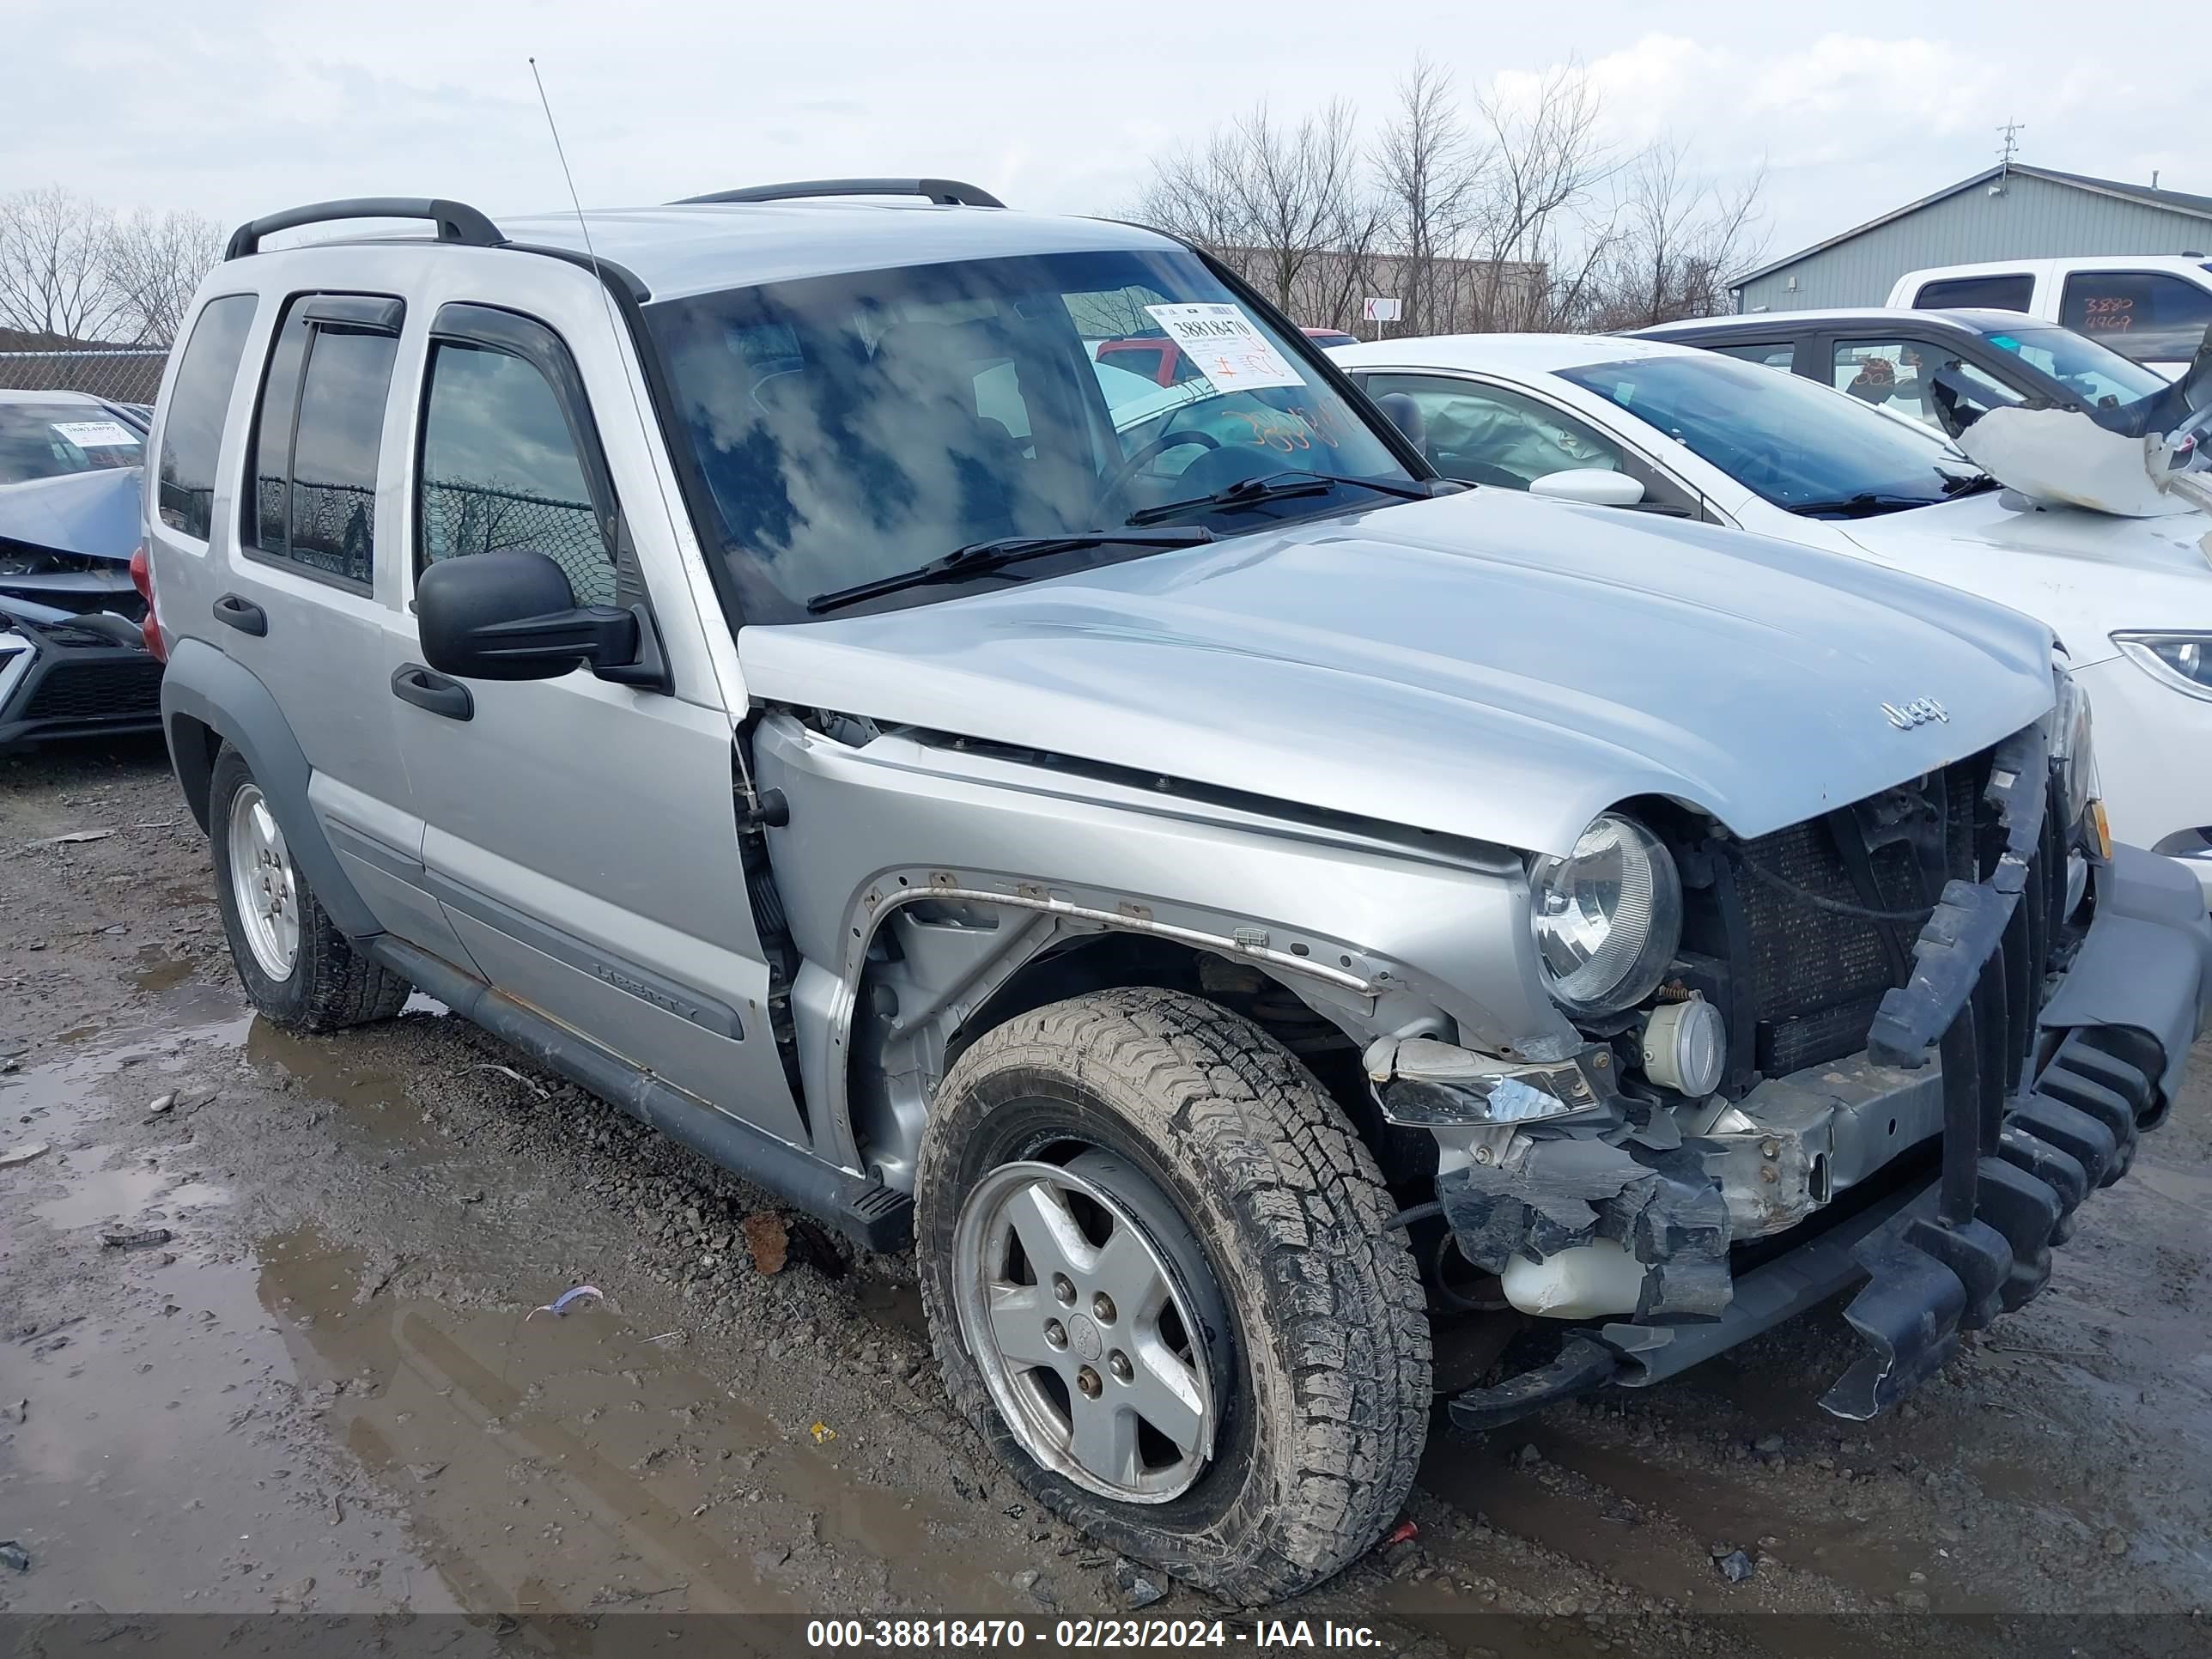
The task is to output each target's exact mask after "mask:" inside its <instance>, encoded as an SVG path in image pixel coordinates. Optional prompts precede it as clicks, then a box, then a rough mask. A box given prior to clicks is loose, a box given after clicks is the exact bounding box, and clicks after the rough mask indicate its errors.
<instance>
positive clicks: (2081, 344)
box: [1983, 328, 2167, 409]
mask: <svg viewBox="0 0 2212 1659" xmlns="http://www.w3.org/2000/svg"><path fill="white" fill-rule="evenodd" d="M1983 338H1984V339H1985V340H1987V341H1988V342H1989V343H1990V344H1991V345H1993V346H1995V347H1996V349H1998V350H1999V351H2009V352H2011V353H2012V354H2013V355H2014V356H2017V357H2018V358H2020V359H2021V362H2025V363H2027V365H2028V366H2029V367H2030V368H2035V369H2039V370H2041V371H2042V372H2043V373H2044V374H2048V375H2049V376H2050V377H2051V379H2052V380H2056V381H2057V382H2058V384H2059V385H2060V386H2062V387H2063V388H2064V390H2065V391H2066V392H2068V393H2069V395H2070V396H2072V397H2075V398H2080V399H2081V401H2082V402H2083V403H2085V404H2094V405H2095V406H2097V407H2098V408H2100V409H2112V408H2117V407H2118V405H2120V404H2131V403H2133V402H2135V400H2136V398H2148V397H2149V396H2150V395H2151V394H2152V393H2153V392H2163V391H2165V390H2166V386H2167V381H2166V377H2165V376H2164V375H2162V374H2159V373H2158V372H2157V371H2156V370H2154V369H2148V368H2144V367H2143V366H2142V364H2141V363H2137V362H2130V361H2129V360H2128V359H2127V358H2125V357H2123V356H2120V354H2119V353H2118V352H2117V351H2112V350H2110V349H2107V348H2106V347H2104V346H2101V345H2100V344H2098V343H2097V342H2095V341H2094V340H2092V339H2089V338H2088V337H2086V336H2084V335H2080V334H2076V333H2075V332H2074V331H2073V330H2071V329H2065V328H2021V329H2014V330H2011V331H2008V332H2006V333H2002V334H1987V335H1984V336H1983Z"/></svg>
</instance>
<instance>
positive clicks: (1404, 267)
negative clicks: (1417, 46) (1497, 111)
mask: <svg viewBox="0 0 2212 1659" xmlns="http://www.w3.org/2000/svg"><path fill="white" fill-rule="evenodd" d="M1490 161H1491V157H1490V153H1489V152H1488V151H1487V150H1486V149H1481V148H1480V147H1479V146H1477V145H1476V144H1475V143H1474V140H1473V138H1472V137H1471V136H1470V135H1469V133H1468V128H1467V123H1466V121H1465V119H1464V118H1462V116H1461V114H1460V112H1459V106H1458V105H1457V103H1456V102H1455V100H1454V99H1453V96H1452V93H1451V87H1450V83H1449V80H1448V79H1447V78H1446V76H1444V74H1443V71H1441V70H1438V69H1437V66H1436V65H1435V64H1433V63H1432V62H1431V61H1430V59H1429V58H1427V57H1426V56H1421V57H1417V58H1414V60H1413V69H1412V70H1410V71H1409V72H1408V73H1407V76H1406V77H1405V79H1403V80H1402V81H1401V82H1399V83H1398V106H1397V112H1396V115H1395V118H1394V119H1393V120H1392V122H1391V124H1390V125H1389V127H1387V128H1385V129H1384V131H1383V136H1382V137H1381V138H1380V139H1379V140H1377V141H1376V146H1375V155H1374V167H1375V188H1376V194H1377V195H1378V196H1379V197H1381V202H1380V206H1379V216H1380V218H1381V222H1382V245H1383V248H1384V249H1385V251H1386V252H1388V253H1389V254H1390V255H1391V256H1392V264H1391V267H1390V278H1389V285H1390V286H1392V287H1394V288H1395V290H1396V293H1395V298H1396V299H1397V300H1398V301H1400V303H1401V307H1402V321H1403V323H1404V325H1405V327H1406V329H1407V331H1408V332H1411V333H1416V334H1425V333H1432V332H1439V331H1444V330H1448V329H1449V328H1451V327H1452V326H1453V325H1455V320H1456V319H1457V317H1458V315H1459V313H1460V310H1461V301H1462V294H1461V292H1460V289H1461V288H1462V275H1463V272H1462V265H1463V263H1464V262H1463V261H1462V260H1461V259H1460V258H1459V257H1458V256H1459V254H1460V252H1461V249H1462V244H1463V242H1464V240H1465V239H1466V236H1467V234H1468V230H1469V229H1470V228H1471V227H1472V225H1473V222H1474V210H1473V206H1474V201H1475V199H1476V195H1477V191H1478V189H1479V187H1480V183H1481V180H1482V177H1483V174H1484V173H1485V172H1486V169H1487V168H1488V167H1489V165H1490Z"/></svg>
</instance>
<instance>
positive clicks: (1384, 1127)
mask: <svg viewBox="0 0 2212 1659" xmlns="http://www.w3.org/2000/svg"><path fill="white" fill-rule="evenodd" d="M1133 985H1148V986H1152V987H1156V988H1158V989H1160V990H1167V991H1182V992H1185V993H1188V994H1190V995H1193V996H1198V997H1203V998H1205V999H1206V1000H1207V1001H1208V1002H1212V1003H1214V1004H1216V1005H1217V1006H1220V1007H1223V1008H1226V1009H1227V1010H1229V1011H1230V1012H1231V1013H1235V1014H1240V1015H1242V1016H1243V1017H1244V1018H1247V1019H1249V1020H1250V1021H1251V1022H1252V1023H1253V1024H1255V1025H1257V1026H1259V1027H1260V1028H1261V1030H1264V1031H1266V1032H1267V1034H1268V1035H1269V1036H1273V1038H1275V1040H1276V1041H1277V1042H1280V1043H1281V1044H1282V1045H1283V1046H1284V1047H1285V1048H1288V1049H1289V1050H1290V1051H1291V1054H1294V1055H1295V1056H1297V1060H1299V1062H1300V1063H1301V1064H1302V1065H1304V1066H1305V1067H1306V1069H1307V1070H1309V1071H1310V1072H1311V1073H1313V1074H1314V1076H1315V1077H1316V1078H1317V1079H1320V1081H1321V1084H1322V1087H1323V1088H1325V1089H1327V1090H1328V1093H1329V1095H1330V1097H1331V1098H1333V1099H1334V1101H1335V1102H1336V1103H1337V1106H1338V1108H1339V1109H1340V1110H1341V1111H1342V1112H1343V1113H1344V1115H1345V1116H1346V1117H1347V1118H1348V1119H1350V1120H1351V1122H1352V1127H1353V1128H1354V1129H1355V1130H1356V1131H1357V1132H1358V1135H1359V1138H1360V1139H1362V1140H1363V1141H1364V1142H1365V1143H1366V1144H1367V1148H1368V1150H1369V1151H1370V1152H1372V1153H1373V1154H1374V1155H1375V1161H1376V1164H1378V1165H1379V1166H1380V1167H1381V1169H1382V1170H1383V1179H1384V1180H1386V1181H1388V1182H1390V1183H1391V1184H1392V1185H1393V1186H1396V1185H1398V1184H1399V1183H1401V1182H1411V1183H1419V1182H1425V1180H1426V1179H1428V1178H1430V1177H1432V1176H1434V1174H1435V1172H1436V1156H1437V1151H1436V1142H1435V1140H1434V1139H1433V1138H1432V1137H1431V1136H1429V1135H1426V1134H1423V1133H1419V1132H1417V1131H1413V1130H1406V1129H1400V1128H1396V1127H1393V1126H1392V1125H1390V1124H1389V1123H1386V1122H1385V1121H1383V1115H1382V1112H1381V1110H1380V1109H1378V1108H1377V1107H1376V1104H1375V1100H1374V1097H1373V1096H1372V1095H1371V1094H1370V1092H1369V1091H1368V1087H1367V1079H1366V1073H1365V1071H1364V1067H1363V1066H1361V1064H1360V1045H1359V1044H1358V1042H1355V1041H1354V1040H1353V1039H1352V1037H1350V1036H1347V1035H1346V1033H1345V1032H1344V1031H1343V1030H1342V1029H1341V1028H1340V1027H1339V1026H1338V1025H1337V1024H1335V1023H1334V1021H1332V1020H1330V1019H1329V1018H1327V1017H1326V1016H1324V1015H1322V1014H1320V1013H1317V1012H1315V1011H1314V1010H1313V1009H1312V1008H1310V1007H1309V1006H1306V1004H1305V1003H1304V1001H1303V1000H1300V999H1299V998H1298V996H1297V994H1296V993H1294V992H1293V991H1291V989H1290V988H1289V987H1287V986H1286V985H1285V984H1284V983H1283V982H1282V981H1279V980H1278V979H1276V978H1274V977H1273V975H1269V974H1267V973H1266V972H1265V971H1263V970H1262V969H1260V968H1258V967H1256V966H1255V965H1254V964H1252V963H1249V962H1242V961H1237V960H1236V959H1234V958H1231V957H1225V956H1220V955H1218V954H1216V953H1215V952H1213V951H1201V950H1199V949H1196V948H1195V947H1194V946H1190V945H1182V944H1180V943H1178V942H1176V941H1175V940H1172V939H1158V938H1152V937H1147V936H1145V935H1141V934H1136V933H1092V934H1086V935H1082V936H1079V937H1077V938H1074V939H1068V940H1066V941H1065V942H1064V943H1063V944H1061V945H1057V946H1055V947H1054V948H1053V949H1050V950H1048V951H1041V952H1040V953H1039V954H1038V955H1036V957H1032V958H1030V960H1029V961H1028V962H1026V963H1023V964H1022V966H1021V967H1019V968H1018V969H1015V971H1014V973H1013V974H1012V976H1011V977H1009V978H1008V980H1007V981H1006V983H1005V984H1004V985H1001V986H1000V987H999V988H998V989H997V990H996V991H994V993H992V994H991V996H990V998H989V999H988V1000H986V1001H985V1002H983V1003H982V1004H981V1005H980V1006H978V1007H977V1008H976V1009H975V1012H973V1013H972V1014H970V1015H969V1017H968V1018H966V1019H965V1020H963V1022H962V1023H961V1024H960V1027H959V1029H958V1030H957V1031H955V1032H954V1033H953V1034H952V1036H951V1039H950V1041H949V1042H947V1043H946V1045H945V1065H946V1066H947V1067H948V1068H950V1067H951V1065H952V1063H953V1061H955V1060H957V1059H958V1058H959V1057H960V1054H961V1053H962V1051H963V1050H964V1049H965V1048H967V1047H968V1046H969V1044H970V1043H972V1042H975V1040H976V1039H977V1038H978V1037H980V1036H982V1035H983V1034H984V1033H985V1032H986V1031H988V1030H993V1029H994V1027H997V1026H1000V1025H1003V1024H1006V1021H1008V1020H1010V1019H1012V1018H1015V1017H1016V1016H1018V1015H1020V1014H1024V1013H1027V1012H1029V1011H1030V1010H1031V1009H1033V1008H1042V1007H1043V1006H1045V1005H1046V1004H1047V1003H1051V1002H1063V1001H1066V1000H1067V999H1069V998H1071V997H1078V996H1083V995H1085V994H1089V993H1091V992H1094V991H1103V990H1109V989H1114V988H1118V987H1123V986H1133Z"/></svg>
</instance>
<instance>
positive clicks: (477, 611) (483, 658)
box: [415, 548, 641, 680]
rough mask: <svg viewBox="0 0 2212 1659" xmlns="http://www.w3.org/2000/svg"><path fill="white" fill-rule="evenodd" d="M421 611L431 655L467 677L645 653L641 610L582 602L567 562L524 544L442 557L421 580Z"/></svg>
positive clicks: (599, 663)
mask: <svg viewBox="0 0 2212 1659" xmlns="http://www.w3.org/2000/svg"><path fill="white" fill-rule="evenodd" d="M415 619H416V626H417V628H418V629H420V631H421V633H422V656H423V659H424V660H426V661H427V662H428V664H429V665H430V666H431V667H433V668H435V669H436V670H437V671H439V672H440V673H441V674H452V675H454V676H456V677H458V678H461V679H469V680H547V679H553V678H557V677H558V676H560V675H562V674H565V673H567V672H568V671H569V670H570V669H572V668H575V667H578V666H588V667H591V668H592V669H595V670H596V669H609V668H617V667H622V668H627V667H630V666H632V665H635V664H636V663H637V661H638V658H639V650H638V647H639V643H640V635H641V628H640V624H639V619H638V616H637V613H636V612H635V611H622V610H617V608H616V607H614V606H613V605H578V604H577V603H576V596H575V594H574V592H572V591H570V589H569V586H568V577H567V576H565V575H563V574H562V572H561V567H560V566H559V565H557V564H556V563H554V562H553V561H552V560H550V559H549V558H547V557H546V556H544V554H543V553H536V552H532V551H528V550H525V549H522V548H500V549H497V550H494V551H491V552H488V553H471V554H468V555H466V556H462V557H459V558H451V559H441V560H440V561H439V562H437V563H435V564H434V565H432V566H431V567H430V568H428V570H425V571H424V572H423V573H422V576H421V577H420V578H419V579H418V580H416V584H415Z"/></svg>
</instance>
